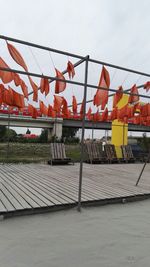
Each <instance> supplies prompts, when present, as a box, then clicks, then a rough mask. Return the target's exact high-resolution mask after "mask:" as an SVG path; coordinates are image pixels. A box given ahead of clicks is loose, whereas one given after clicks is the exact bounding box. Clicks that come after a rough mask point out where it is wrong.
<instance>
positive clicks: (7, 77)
mask: <svg viewBox="0 0 150 267" xmlns="http://www.w3.org/2000/svg"><path fill="white" fill-rule="evenodd" d="M0 67H1V68H5V69H10V67H9V66H8V65H7V64H6V62H5V61H4V60H3V59H2V58H1V57H0ZM0 78H1V80H2V81H3V83H10V82H11V81H12V80H13V78H14V75H13V73H12V72H8V71H3V70H0Z"/></svg>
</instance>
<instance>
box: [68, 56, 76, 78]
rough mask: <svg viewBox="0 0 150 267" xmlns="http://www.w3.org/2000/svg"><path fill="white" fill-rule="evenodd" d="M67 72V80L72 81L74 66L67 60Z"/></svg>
mask: <svg viewBox="0 0 150 267" xmlns="http://www.w3.org/2000/svg"><path fill="white" fill-rule="evenodd" d="M67 72H68V75H69V79H71V78H72V79H73V77H74V75H75V70H74V65H73V64H72V63H71V61H69V60H68V64H67Z"/></svg>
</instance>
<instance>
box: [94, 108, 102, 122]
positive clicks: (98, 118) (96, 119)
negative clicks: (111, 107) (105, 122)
mask: <svg viewBox="0 0 150 267" xmlns="http://www.w3.org/2000/svg"><path fill="white" fill-rule="evenodd" d="M93 119H94V121H100V120H101V115H100V113H99V110H97V112H96V113H95V114H94V116H93Z"/></svg>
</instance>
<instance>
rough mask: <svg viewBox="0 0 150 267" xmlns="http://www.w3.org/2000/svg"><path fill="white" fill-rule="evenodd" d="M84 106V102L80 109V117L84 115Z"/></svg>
mask: <svg viewBox="0 0 150 267" xmlns="http://www.w3.org/2000/svg"><path fill="white" fill-rule="evenodd" d="M83 105H84V100H83V101H82V104H81V108H80V115H81V116H82V115H83Z"/></svg>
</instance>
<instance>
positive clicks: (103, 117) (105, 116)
mask: <svg viewBox="0 0 150 267" xmlns="http://www.w3.org/2000/svg"><path fill="white" fill-rule="evenodd" d="M107 119H108V109H107V108H105V110H104V112H103V113H102V117H101V121H107Z"/></svg>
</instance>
